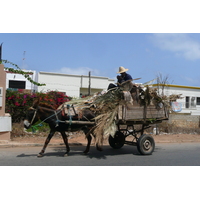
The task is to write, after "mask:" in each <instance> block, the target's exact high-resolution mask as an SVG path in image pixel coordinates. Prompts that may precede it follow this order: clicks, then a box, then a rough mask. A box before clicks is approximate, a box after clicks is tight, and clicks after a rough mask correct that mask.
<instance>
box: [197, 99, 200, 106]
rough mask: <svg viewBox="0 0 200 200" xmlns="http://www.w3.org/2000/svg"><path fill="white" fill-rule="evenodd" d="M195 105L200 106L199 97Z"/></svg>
mask: <svg viewBox="0 0 200 200" xmlns="http://www.w3.org/2000/svg"><path fill="white" fill-rule="evenodd" d="M197 105H198V106H200V97H197Z"/></svg>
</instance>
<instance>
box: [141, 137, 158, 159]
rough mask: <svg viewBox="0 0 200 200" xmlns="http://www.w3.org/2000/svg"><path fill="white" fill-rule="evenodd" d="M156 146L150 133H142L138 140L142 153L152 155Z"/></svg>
mask: <svg viewBox="0 0 200 200" xmlns="http://www.w3.org/2000/svg"><path fill="white" fill-rule="evenodd" d="M154 148H155V142H154V139H153V137H152V136H150V135H146V134H144V135H141V136H140V138H139V139H138V141H137V149H138V151H139V152H140V154H142V155H151V154H152V153H153V151H154Z"/></svg>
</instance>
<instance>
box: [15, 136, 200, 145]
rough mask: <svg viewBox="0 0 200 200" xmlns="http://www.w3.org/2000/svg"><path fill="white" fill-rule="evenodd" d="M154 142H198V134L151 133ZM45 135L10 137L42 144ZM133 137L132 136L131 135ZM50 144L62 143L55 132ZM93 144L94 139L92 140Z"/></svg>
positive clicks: (76, 140) (73, 140)
mask: <svg viewBox="0 0 200 200" xmlns="http://www.w3.org/2000/svg"><path fill="white" fill-rule="evenodd" d="M152 136H153V138H154V140H155V142H156V143H186V142H200V135H199V134H160V135H152ZM46 137H47V136H45V135H37V134H30V135H25V136H21V137H16V138H13V139H12V142H17V143H31V144H32V143H37V144H43V143H44V142H45V140H46ZM131 138H132V139H133V137H131ZM68 141H69V144H71V145H72V144H76V145H77V144H79V145H86V144H87V140H86V138H85V135H84V134H83V133H78V134H73V135H69V136H68ZM50 143H51V144H63V140H62V137H61V135H60V134H56V135H55V136H54V137H53V138H52V139H51V141H50ZM92 145H94V139H93V140H92ZM104 145H108V139H105V140H104Z"/></svg>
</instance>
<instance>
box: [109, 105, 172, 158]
mask: <svg viewBox="0 0 200 200" xmlns="http://www.w3.org/2000/svg"><path fill="white" fill-rule="evenodd" d="M167 119H168V109H167V108H166V107H165V106H164V105H163V104H160V107H159V108H158V107H155V106H154V105H149V106H147V107H141V106H139V105H129V106H120V108H119V112H118V115H117V120H116V125H117V131H116V133H115V135H114V137H113V136H111V135H110V136H109V140H108V141H109V144H110V146H111V147H112V148H114V149H119V148H121V147H123V145H124V144H127V145H133V146H137V150H138V151H139V152H140V154H142V155H150V154H152V153H153V151H154V148H155V142H154V139H153V137H152V136H151V135H150V134H144V130H145V129H148V128H150V127H151V126H152V125H154V124H157V123H161V122H162V121H163V120H167ZM135 127H137V129H136V128H135ZM127 138H128V139H129V140H127ZM130 139H132V140H131V141H130Z"/></svg>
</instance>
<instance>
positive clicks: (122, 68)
mask: <svg viewBox="0 0 200 200" xmlns="http://www.w3.org/2000/svg"><path fill="white" fill-rule="evenodd" d="M127 71H128V69H125V68H124V67H122V66H121V67H119V71H118V72H117V73H118V74H121V73H124V72H127Z"/></svg>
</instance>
